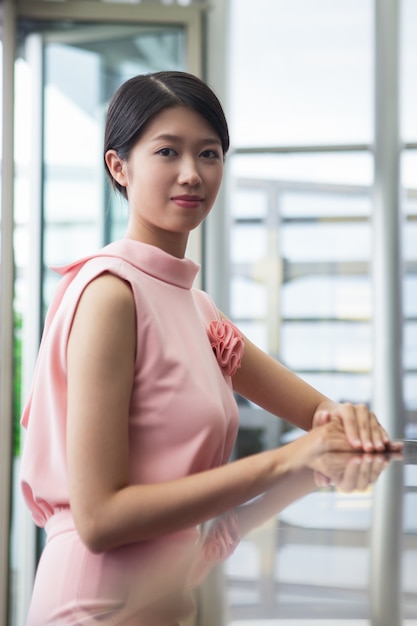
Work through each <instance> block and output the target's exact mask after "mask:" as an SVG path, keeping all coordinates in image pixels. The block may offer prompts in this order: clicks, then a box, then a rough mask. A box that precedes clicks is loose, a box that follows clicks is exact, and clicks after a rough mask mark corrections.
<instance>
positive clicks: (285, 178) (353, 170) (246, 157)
mask: <svg viewBox="0 0 417 626" xmlns="http://www.w3.org/2000/svg"><path fill="white" fill-rule="evenodd" d="M230 173H231V176H232V178H233V179H236V178H242V179H244V178H247V179H249V180H251V181H254V180H258V179H260V180H262V181H264V182H265V181H269V180H274V181H282V182H290V181H299V182H305V183H319V184H320V183H325V184H332V183H335V184H339V185H344V184H346V185H363V186H370V185H372V183H373V161H372V155H371V153H370V152H342V153H338V152H329V153H315V154H258V155H251V154H237V155H233V158H232V159H231V160H230ZM329 191H330V189H329ZM351 191H354V190H351ZM232 205H233V206H234V200H233V199H232Z"/></svg>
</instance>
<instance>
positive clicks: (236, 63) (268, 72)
mask: <svg viewBox="0 0 417 626" xmlns="http://www.w3.org/2000/svg"><path fill="white" fill-rule="evenodd" d="M372 6H373V3H372V2H371V1H370V0H339V1H338V2H334V0H315V1H314V2H311V0H258V1H257V3H256V11H254V4H253V1H252V0H232V1H231V20H230V22H231V47H232V49H233V71H232V72H231V73H230V80H231V85H230V93H231V94H233V98H232V99H231V107H230V113H231V115H230V120H231V131H232V137H233V143H234V144H235V145H236V146H241V145H245V146H249V145H291V144H301V145H305V144H323V143H324V144H329V143H330V144H334V143H347V144H351V143H358V142H359V143H363V142H370V141H371V138H372V127H373V119H372V117H373V113H372V95H373V94H372V84H373V80H372V71H373V57H372V52H373V50H372V46H373V37H372V32H373V25H372V20H373V10H372ZM414 108H415V107H414ZM410 111H411V109H410ZM260 122H261V123H260Z"/></svg>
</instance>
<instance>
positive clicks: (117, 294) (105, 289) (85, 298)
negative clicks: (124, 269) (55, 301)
mask: <svg viewBox="0 0 417 626" xmlns="http://www.w3.org/2000/svg"><path fill="white" fill-rule="evenodd" d="M80 305H81V308H84V307H88V308H90V307H92V308H93V309H95V310H96V311H97V310H100V313H102V314H104V315H106V313H115V312H117V311H118V312H119V313H121V312H122V311H125V312H126V313H128V312H129V311H130V312H132V311H133V310H134V299H133V293H132V288H131V286H130V284H129V283H128V282H127V281H125V280H123V279H122V278H120V277H119V276H116V275H114V274H111V273H110V272H106V273H104V274H100V275H99V276H97V278H95V279H94V280H92V281H91V282H90V283H88V285H87V286H86V287H85V289H84V291H83V293H82V295H81V298H80Z"/></svg>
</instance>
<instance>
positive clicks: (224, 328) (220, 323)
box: [208, 320, 245, 376]
mask: <svg viewBox="0 0 417 626" xmlns="http://www.w3.org/2000/svg"><path fill="white" fill-rule="evenodd" d="M208 336H209V339H210V344H211V347H212V348H213V352H214V354H215V356H216V359H217V362H218V364H219V365H220V367H221V369H222V372H223V374H224V375H225V376H233V374H234V373H235V372H236V371H237V370H238V369H239V367H240V364H241V361H242V357H243V352H244V348H245V344H244V342H243V337H242V335H241V334H240V332H239V330H238V329H237V328H236V326H235V325H234V324H232V322H229V321H228V320H216V321H214V322H211V323H210V326H209V328H208Z"/></svg>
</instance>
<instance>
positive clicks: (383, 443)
mask: <svg viewBox="0 0 417 626" xmlns="http://www.w3.org/2000/svg"><path fill="white" fill-rule="evenodd" d="M368 419H369V427H370V437H371V442H372V445H373V449H374V450H375V451H376V452H382V451H383V450H385V449H386V447H387V445H388V443H389V436H388V433H387V431H386V430H385V428H383V427H382V426H381V424H380V423H379V422H378V420H377V419H376V416H375V414H374V413H369V418H368Z"/></svg>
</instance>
